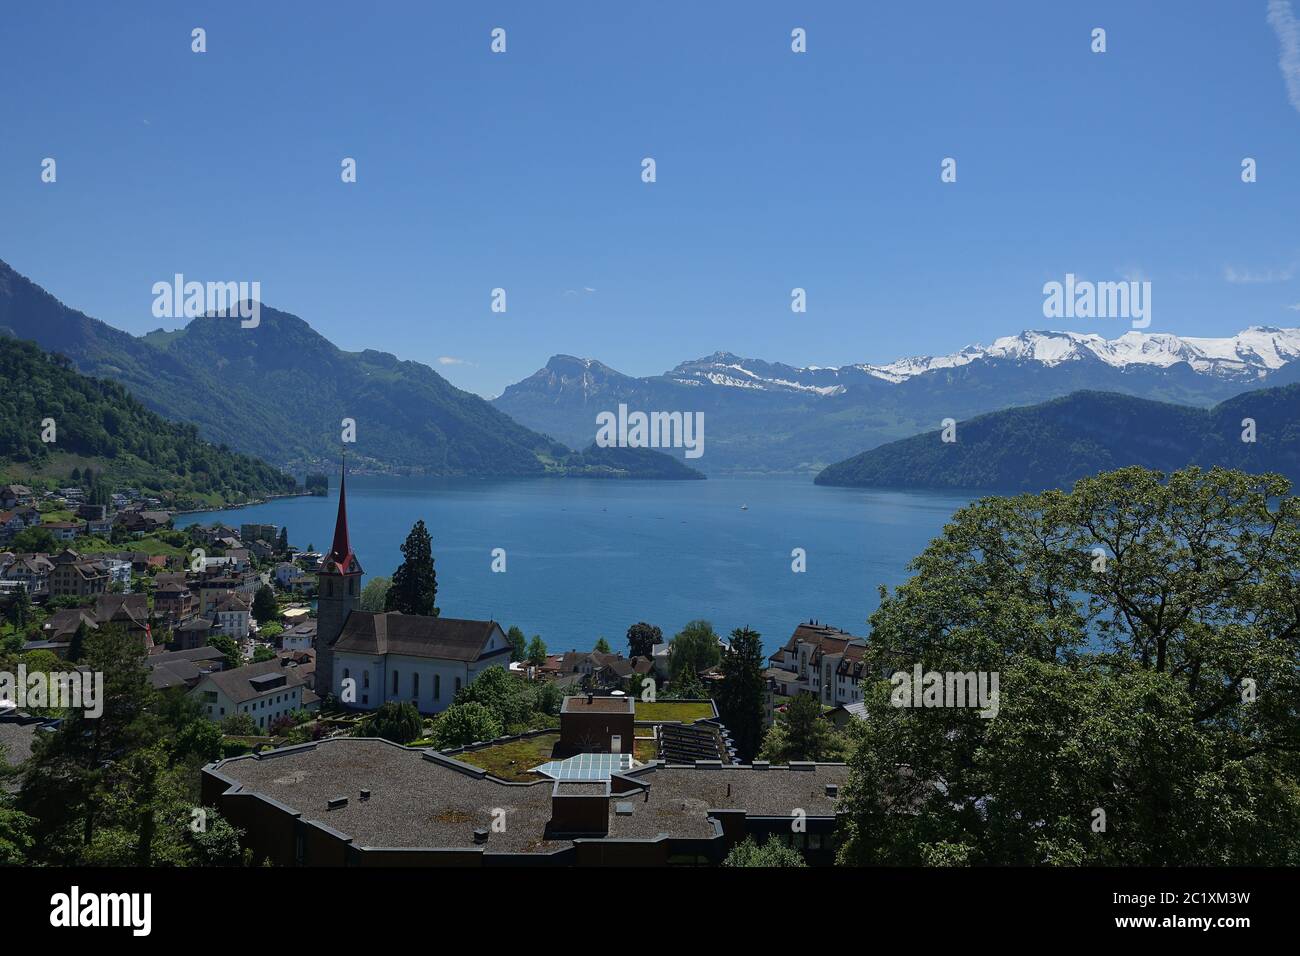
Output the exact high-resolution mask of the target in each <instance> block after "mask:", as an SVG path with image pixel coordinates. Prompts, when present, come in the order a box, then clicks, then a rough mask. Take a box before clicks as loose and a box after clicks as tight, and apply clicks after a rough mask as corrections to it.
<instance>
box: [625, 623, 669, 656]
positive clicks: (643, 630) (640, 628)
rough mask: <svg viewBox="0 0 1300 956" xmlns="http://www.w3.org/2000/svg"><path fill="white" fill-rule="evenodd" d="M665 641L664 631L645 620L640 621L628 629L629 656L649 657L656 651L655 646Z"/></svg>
mask: <svg viewBox="0 0 1300 956" xmlns="http://www.w3.org/2000/svg"><path fill="white" fill-rule="evenodd" d="M663 642H664V632H663V631H661V630H659V628H657V627H655V626H654V625H653V624H647V623H646V622H645V621H638V622H637V623H636V624H633V625H632V626H631V627H629V628H628V629H627V653H628V656H629V657H649V656H650V655H651V654H653V653H654V646H655V645H656V644H662V643H663Z"/></svg>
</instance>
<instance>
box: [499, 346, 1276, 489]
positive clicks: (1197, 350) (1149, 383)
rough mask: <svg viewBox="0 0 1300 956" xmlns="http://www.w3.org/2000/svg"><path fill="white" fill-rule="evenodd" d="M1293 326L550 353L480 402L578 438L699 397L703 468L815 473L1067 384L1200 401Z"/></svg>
mask: <svg viewBox="0 0 1300 956" xmlns="http://www.w3.org/2000/svg"><path fill="white" fill-rule="evenodd" d="M1296 358H1300V329H1279V328H1269V327H1252V328H1249V329H1246V330H1245V331H1243V332H1240V333H1238V334H1237V335H1235V336H1232V337H1230V338H1220V339H1214V338H1183V337H1179V336H1176V335H1169V334H1148V333H1142V332H1135V331H1130V332H1127V333H1125V334H1124V335H1121V336H1120V337H1119V338H1116V339H1113V340H1107V339H1105V338H1103V337H1102V336H1099V335H1085V334H1080V333H1074V332H1046V331H1027V332H1022V333H1020V334H1019V335H1015V336H1007V337H1004V338H1000V339H997V340H996V341H995V342H994V343H993V344H992V345H989V346H970V347H968V348H965V349H962V350H961V351H960V352H956V353H953V354H950V355H941V356H921V357H914V358H907V359H900V360H899V361H896V362H892V363H889V364H887V365H868V364H859V365H844V366H840V367H838V368H819V367H808V368H800V367H797V366H792V365H786V364H782V363H774V362H765V361H761V360H757V359H749V358H742V357H740V356H738V355H734V354H732V353H730V352H716V353H714V354H713V355H709V356H706V357H704V358H701V359H696V360H693V361H688V362H683V363H682V364H680V365H678V366H677V367H676V368H673V369H671V370H670V371H668V372H665V373H663V374H662V375H654V376H646V377H639V378H638V377H632V376H628V375H624V374H622V373H621V372H618V371H616V370H614V369H612V368H610V367H609V366H608V365H605V364H603V363H601V362H599V361H596V360H595V359H580V358H575V357H573V356H570V355H556V356H554V357H552V358H551V360H550V361H549V362H547V364H546V366H545V367H544V368H542V369H540V370H539V371H537V372H536V373H534V374H533V375H531V376H529V377H528V378H526V379H524V380H523V381H521V382H518V383H516V384H514V385H511V386H509V387H508V388H506V389H505V391H504V392H503V393H502V394H501V395H500V396H499V397H498V398H496V399H494V401H493V404H495V405H496V407H497V408H499V409H501V410H502V411H504V412H507V413H508V414H509V415H510V416H511V417H512V418H514V419H515V420H517V421H519V422H522V423H523V424H525V425H527V426H529V427H530V428H534V429H536V430H538V431H540V432H544V433H545V434H548V435H551V436H554V437H555V438H557V439H559V440H560V441H563V442H565V443H567V444H569V445H570V446H572V447H582V446H583V445H584V444H585V443H586V442H589V441H591V438H592V436H593V434H594V432H595V428H596V425H595V417H596V415H597V414H598V413H599V412H601V411H607V410H614V409H615V408H617V406H618V405H619V404H620V403H624V404H627V405H628V407H629V408H640V409H644V410H651V409H654V410H664V411H673V410H681V411H688V410H689V411H702V412H704V417H705V431H706V435H707V448H708V451H707V453H706V454H705V456H704V457H703V458H701V459H699V460H698V461H696V462H693V464H696V465H697V466H698V467H700V468H701V469H703V470H704V471H705V472H707V473H709V474H741V473H749V474H763V473H799V472H803V473H818V472H820V471H821V470H822V469H823V468H824V467H826V466H827V465H829V464H831V463H832V462H835V461H838V460H840V459H843V458H847V457H850V456H852V455H854V454H857V453H858V452H861V451H863V450H865V449H871V448H873V447H876V446H878V445H881V444H883V443H885V442H889V441H893V440H895V439H898V438H901V437H905V436H908V435H914V434H916V433H918V432H924V431H928V430H929V429H932V428H934V427H935V426H936V425H938V424H939V422H941V421H942V420H943V419H944V418H955V419H965V418H970V417H973V416H976V415H980V414H983V413H986V412H991V411H996V410H999V409H1003V408H1007V407H1010V406H1020V405H1031V404H1035V403H1038V402H1041V401H1045V400H1048V399H1052V398H1057V397H1061V396H1064V395H1068V394H1071V393H1073V392H1076V391H1080V390H1094V391H1096V390H1101V391H1107V392H1115V393H1119V394H1124V395H1132V396H1136V397H1140V398H1147V399H1152V400H1158V401H1165V402H1173V403H1177V404H1182V405H1191V406H1201V407H1208V406H1210V405H1213V404H1215V403H1217V402H1220V401H1223V400H1224V399H1226V398H1229V397H1231V396H1233V395H1235V394H1238V393H1240V392H1242V391H1245V390H1247V389H1252V388H1259V387H1262V386H1264V385H1270V384H1274V383H1277V384H1283V383H1285V382H1287V381H1289V380H1294V379H1295V378H1296V377H1298V376H1297V370H1300V364H1297V365H1294V366H1293V365H1291V363H1292V362H1293V360H1294V359H1296Z"/></svg>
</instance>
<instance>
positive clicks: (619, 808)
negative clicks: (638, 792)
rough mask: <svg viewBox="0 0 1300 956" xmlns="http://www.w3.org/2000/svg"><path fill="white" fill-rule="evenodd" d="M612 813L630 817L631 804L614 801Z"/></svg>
mask: <svg viewBox="0 0 1300 956" xmlns="http://www.w3.org/2000/svg"><path fill="white" fill-rule="evenodd" d="M614 813H615V815H616V816H620V817H630V816H631V815H632V804H631V803H629V802H627V801H623V802H620V803H616V804H614Z"/></svg>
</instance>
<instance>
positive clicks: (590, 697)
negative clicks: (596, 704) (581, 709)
mask: <svg viewBox="0 0 1300 956" xmlns="http://www.w3.org/2000/svg"><path fill="white" fill-rule="evenodd" d="M595 697H596V695H595V694H593V693H592V692H591V691H587V703H588V704H590V703H591V702H592V701H593V700H594V699H595Z"/></svg>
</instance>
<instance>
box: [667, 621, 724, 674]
mask: <svg viewBox="0 0 1300 956" xmlns="http://www.w3.org/2000/svg"><path fill="white" fill-rule="evenodd" d="M719 656H720V651H719V649H718V635H717V634H715V633H714V631H713V625H712V624H710V623H709V622H708V621H691V622H690V623H689V624H687V625H686V626H685V627H684V628H682V630H681V632H680V633H679V634H677V636H675V637H674V638H673V640H672V643H671V644H669V645H668V679H669V680H670V681H672V680H676V679H677V678H678V677H680V676H681V675H682V673H683V672H685V671H690V672H691V673H692V674H698V673H699V672H700V671H705V670H708V669H709V668H710V667H713V666H714V665H715V664H717V663H718V658H719Z"/></svg>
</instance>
